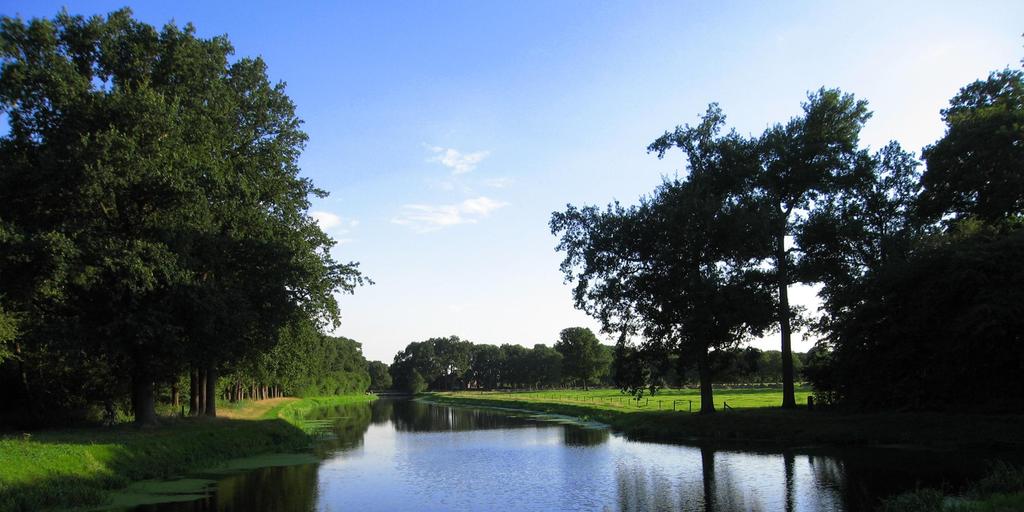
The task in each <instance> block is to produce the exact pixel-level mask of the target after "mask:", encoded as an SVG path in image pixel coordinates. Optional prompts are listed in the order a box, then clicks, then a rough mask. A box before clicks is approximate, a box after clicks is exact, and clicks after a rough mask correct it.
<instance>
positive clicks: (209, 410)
mask: <svg viewBox="0 0 1024 512" xmlns="http://www.w3.org/2000/svg"><path fill="white" fill-rule="evenodd" d="M205 381H206V393H205V394H206V407H205V408H204V409H203V411H204V412H205V413H206V415H207V416H209V417H211V418H216V417H217V367H216V366H210V367H209V368H208V369H207V370H206V379H205Z"/></svg>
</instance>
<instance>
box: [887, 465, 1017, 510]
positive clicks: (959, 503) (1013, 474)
mask: <svg viewBox="0 0 1024 512" xmlns="http://www.w3.org/2000/svg"><path fill="white" fill-rule="evenodd" d="M880 510H881V511H882V512H936V511H938V512H1002V511H1007V512H1009V511H1016V510H1024V468H1021V467H1014V466H1011V465H1009V464H1005V463H998V464H996V465H995V466H994V467H993V468H992V470H991V471H990V472H989V474H988V475H986V476H985V478H982V479H981V480H979V481H978V482H975V483H974V484H972V485H971V486H969V487H968V488H967V489H966V490H963V491H962V492H960V491H957V490H940V489H919V490H916V491H913V492H908V493H904V494H900V495H898V496H894V497H892V498H889V499H887V500H885V501H884V502H883V503H882V506H881V509H880Z"/></svg>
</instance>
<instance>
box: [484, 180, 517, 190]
mask: <svg viewBox="0 0 1024 512" xmlns="http://www.w3.org/2000/svg"><path fill="white" fill-rule="evenodd" d="M514 182H515V180H513V179H512V178H491V179H488V180H484V185H485V186H488V187H491V188H505V187H507V186H509V185H511V184H512V183H514Z"/></svg>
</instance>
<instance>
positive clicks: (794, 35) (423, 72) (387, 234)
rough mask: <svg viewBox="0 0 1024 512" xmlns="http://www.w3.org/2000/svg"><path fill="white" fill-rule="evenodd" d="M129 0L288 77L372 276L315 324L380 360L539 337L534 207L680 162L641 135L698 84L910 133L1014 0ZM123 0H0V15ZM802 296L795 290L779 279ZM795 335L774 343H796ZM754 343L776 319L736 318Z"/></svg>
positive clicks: (980, 69)
mask: <svg viewBox="0 0 1024 512" xmlns="http://www.w3.org/2000/svg"><path fill="white" fill-rule="evenodd" d="M706 4H712V3H711V2H707V3H696V2H672V3H657V2H642V3H641V2H633V3H630V2H591V1H579V2H570V1H548V2H524V1H514V2H512V1H509V2H504V3H499V2H492V1H478V2H441V1H438V2H408V3H405V2H358V3H357V2H349V3H341V2H337V3H336V2H295V3H292V4H285V3H282V2H253V1H247V2H190V1H178V2H148V3H147V2H135V3H130V4H127V5H129V6H130V7H131V8H132V9H133V10H134V12H135V14H136V17H137V18H139V19H141V20H143V21H146V22H148V23H152V24H157V25H161V24H164V23H166V22H168V21H171V20H173V21H174V22H176V23H178V24H183V23H185V22H192V23H194V24H195V25H196V28H197V30H198V33H199V34H200V35H202V36H213V35H219V34H227V35H228V36H229V38H230V39H231V41H232V42H233V44H234V46H235V49H236V53H237V55H238V56H255V55H260V56H262V57H263V58H264V59H265V60H266V61H267V63H268V65H269V71H270V74H271V77H272V78H273V79H274V80H283V81H285V82H287V84H288V89H287V91H288V94H289V95H290V96H291V98H292V99H293V100H294V101H295V102H296V103H297V105H298V109H299V115H300V117H301V118H303V119H304V120H305V126H304V128H305V130H306V131H307V133H308V134H309V136H310V141H309V144H308V146H307V149H306V151H305V153H304V155H303V157H302V160H301V165H302V168H303V172H304V173H305V174H306V175H307V176H310V177H311V178H312V179H313V180H314V182H315V183H316V184H317V185H318V186H320V187H321V188H324V189H326V190H328V191H330V193H331V195H330V197H329V198H327V199H324V200H319V201H317V202H316V203H315V205H314V208H313V210H314V212H315V215H316V216H317V217H318V218H319V219H321V224H322V226H323V227H324V228H325V229H326V230H327V231H328V232H329V233H331V234H332V235H333V236H334V237H335V238H336V239H337V240H339V241H340V242H341V244H340V245H339V246H338V247H337V249H336V251H335V254H336V256H337V257H338V258H339V259H341V260H345V261H348V260H355V261H360V262H361V264H362V269H363V270H364V271H365V273H366V274H367V275H368V276H370V277H371V278H372V279H373V280H375V281H376V283H377V284H376V285H374V286H371V287H366V288H362V289H360V290H358V291H357V293H356V295H355V296H352V297H343V298H341V304H342V308H343V312H342V314H343V319H342V326H341V328H340V329H338V331H337V333H338V334H341V335H345V336H348V337H351V338H354V339H356V340H358V341H360V342H362V343H363V349H364V352H365V353H366V355H367V356H368V357H369V358H371V359H379V360H384V361H388V362H390V361H391V359H392V357H393V356H394V353H395V352H396V351H397V350H399V349H401V348H403V347H404V346H405V345H406V344H407V343H409V342H411V341H419V340H423V339H426V338H428V337H432V336H445V335H450V334H456V335H459V336H461V337H463V338H466V339H470V340H472V341H475V342H478V343H506V342H510V343H520V344H524V345H528V346H530V345H533V344H534V343H548V344H550V343H552V342H553V341H554V340H555V339H556V338H557V335H558V332H559V331H560V330H561V329H562V328H564V327H569V326H574V325H583V326H590V327H594V328H595V330H596V323H595V322H593V321H592V320H591V319H589V318H587V317H586V316H585V315H584V314H582V313H580V312H578V311H576V310H574V309H573V307H572V302H571V299H570V293H569V287H568V286H567V285H565V284H563V282H562V276H561V274H560V273H559V271H558V264H559V262H560V261H561V256H560V255H559V254H557V253H556V252H555V251H554V246H555V244H556V240H555V238H554V237H553V236H552V235H551V234H550V232H549V231H548V227H547V222H548V219H549V217H550V214H551V212H552V211H554V210H558V209H562V208H564V206H565V204H566V203H573V204H582V203H587V204H605V203H607V202H609V201H612V200H615V199H618V200H620V201H623V202H625V203H632V202H635V201H636V199H637V198H638V197H639V196H640V195H641V194H644V193H647V192H649V191H651V190H653V188H654V187H655V186H656V185H657V184H658V183H659V181H660V179H661V176H663V175H671V174H673V173H676V172H678V171H682V170H683V166H684V162H682V160H681V159H680V158H679V156H678V155H671V156H670V157H667V158H666V159H665V160H663V161H659V160H657V159H656V158H654V157H653V156H652V155H648V154H646V152H645V149H644V148H645V147H646V146H647V144H648V143H650V142H651V141H652V140H653V139H654V138H655V137H657V136H658V135H660V134H661V133H662V132H663V131H664V130H666V129H671V128H673V127H674V126H676V125H677V124H682V123H687V122H690V123H692V122H694V121H695V120H696V119H697V116H698V115H699V114H700V113H702V112H703V111H704V109H705V108H706V106H707V104H708V103H709V102H712V101H717V102H719V103H720V104H721V106H722V108H723V109H724V110H725V112H726V114H727V115H728V121H729V123H730V125H732V126H735V127H736V128H737V129H738V130H740V131H741V132H743V133H759V132H760V131H761V130H763V129H764V128H765V127H766V126H768V125H770V124H772V123H774V122H777V121H784V120H786V119H788V118H789V117H791V116H793V115H796V114H797V113H798V112H799V108H800V102H801V100H802V99H804V98H805V96H806V93H807V91H808V90H813V89H817V88H818V87H821V86H827V87H840V88H842V89H844V90H846V91H849V92H853V93H855V94H856V95H857V96H858V97H861V98H865V99H867V100H869V101H870V105H871V109H872V110H873V111H874V117H873V118H872V120H871V121H870V122H869V123H868V126H867V129H866V130H865V131H864V133H863V136H862V139H863V142H864V143H865V144H867V145H870V146H872V147H876V148H877V147H880V146H881V145H882V144H884V143H885V142H887V141H888V140H898V141H899V142H901V143H902V144H903V145H904V146H905V147H907V148H909V149H912V150H914V151H920V149H921V147H922V146H924V145H926V144H929V143H931V142H933V141H934V140H935V139H937V138H938V137H940V136H941V135H942V132H943V125H942V124H941V121H940V119H939V109H941V108H942V107H943V106H945V105H946V103H947V102H948V100H949V98H950V97H951V96H952V95H953V94H955V93H956V91H957V90H958V89H959V88H960V87H961V86H963V85H964V84H966V83H968V82H970V81H972V80H974V79H977V78H981V77H984V76H985V75H987V73H988V72H989V71H991V70H995V69H1000V68H1003V67H1006V66H1018V65H1019V62H1020V59H1021V57H1024V47H1022V43H1024V39H1022V38H1021V32H1022V31H1024V23H1022V22H1024V2H1005V3H999V2H979V3H974V2H972V3H970V4H962V3H960V5H958V4H957V3H942V2H927V3H925V2H921V3H917V4H914V3H909V2H907V3H904V2H892V1H888V2H872V3H867V2H857V3H853V2H846V3H839V2H810V1H808V2H787V3H784V4H783V3H779V4H780V5H771V4H769V3H767V2H729V3H727V5H725V6H719V5H706ZM124 5H126V4H124V3H123V2H102V1H95V2H88V1H82V2H79V1H72V0H64V1H58V2H51V1H46V0H34V1H21V2H11V1H9V0H3V1H0V12H2V13H3V14H4V15H20V16H22V17H25V18H31V17H38V16H46V17H52V16H53V15H54V14H55V13H57V12H58V10H59V9H60V8H61V7H65V6H66V7H67V9H68V10H69V11H70V12H72V13H75V14H101V13H107V12H109V11H111V10H114V9H117V8H119V7H122V6H124ZM794 293H795V295H796V297H797V300H798V301H799V302H802V303H804V304H809V305H811V306H813V304H814V300H813V291H811V290H808V289H800V290H795V292H794ZM810 344H811V341H809V340H808V341H801V342H798V343H796V348H797V349H798V350H804V349H806V348H808V347H809V346H810ZM755 345H756V346H759V347H761V348H774V347H775V346H776V345H777V339H776V338H775V337H771V338H769V339H767V340H763V341H757V342H755Z"/></svg>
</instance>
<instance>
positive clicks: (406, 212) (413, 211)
mask: <svg viewBox="0 0 1024 512" xmlns="http://www.w3.org/2000/svg"><path fill="white" fill-rule="evenodd" d="M507 204H508V203H505V202H502V201H496V200H494V199H491V198H489V197H483V196H480V197H476V198H473V199H466V200H465V201H463V202H461V203H458V204H442V205H436V206H434V205H426V204H407V205H405V206H402V213H401V214H400V215H399V216H397V217H395V218H393V219H391V222H393V223H395V224H401V225H403V226H409V227H411V228H413V229H414V230H416V231H418V232H420V233H427V232H430V231H437V230H438V229H441V228H445V227H448V226H455V225H458V224H475V223H477V222H478V221H479V220H480V219H482V218H484V217H487V216H488V215H490V214H491V212H493V211H494V210H497V209H498V208H501V207H503V206H506V205H507Z"/></svg>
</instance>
